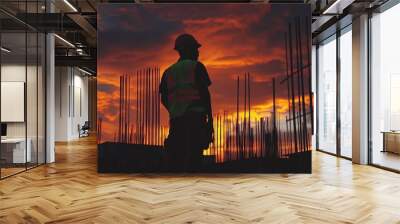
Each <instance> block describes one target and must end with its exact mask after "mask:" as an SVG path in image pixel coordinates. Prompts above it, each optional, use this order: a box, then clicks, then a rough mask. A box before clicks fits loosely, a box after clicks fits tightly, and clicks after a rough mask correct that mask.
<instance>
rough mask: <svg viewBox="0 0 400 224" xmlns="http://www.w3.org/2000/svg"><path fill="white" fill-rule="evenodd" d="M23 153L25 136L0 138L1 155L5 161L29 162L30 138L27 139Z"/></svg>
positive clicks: (30, 156) (30, 155)
mask: <svg viewBox="0 0 400 224" xmlns="http://www.w3.org/2000/svg"><path fill="white" fill-rule="evenodd" d="M27 142H28V144H27V146H28V147H26V154H25V138H6V139H1V156H2V159H5V160H6V163H25V162H31V158H32V154H31V145H32V141H31V139H29V138H28V139H27Z"/></svg>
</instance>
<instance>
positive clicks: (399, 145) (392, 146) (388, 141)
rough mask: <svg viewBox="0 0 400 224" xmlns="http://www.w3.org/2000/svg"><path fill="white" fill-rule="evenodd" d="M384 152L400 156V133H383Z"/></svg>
mask: <svg viewBox="0 0 400 224" xmlns="http://www.w3.org/2000/svg"><path fill="white" fill-rule="evenodd" d="M381 133H382V134H383V150H382V152H392V153H397V154H400V132H399V131H383V132H381Z"/></svg>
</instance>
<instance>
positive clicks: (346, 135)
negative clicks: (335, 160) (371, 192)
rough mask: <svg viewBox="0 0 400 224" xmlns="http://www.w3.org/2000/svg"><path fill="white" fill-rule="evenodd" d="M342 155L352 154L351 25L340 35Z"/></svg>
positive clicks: (349, 155)
mask: <svg viewBox="0 0 400 224" xmlns="http://www.w3.org/2000/svg"><path fill="white" fill-rule="evenodd" d="M339 40H340V50H339V52H340V155H341V156H344V157H348V158H351V156H352V148H351V147H352V144H351V141H352V138H351V136H352V125H351V124H352V74H353V71H352V32H351V26H348V27H347V28H345V29H344V30H343V31H342V34H341V36H340V39H339Z"/></svg>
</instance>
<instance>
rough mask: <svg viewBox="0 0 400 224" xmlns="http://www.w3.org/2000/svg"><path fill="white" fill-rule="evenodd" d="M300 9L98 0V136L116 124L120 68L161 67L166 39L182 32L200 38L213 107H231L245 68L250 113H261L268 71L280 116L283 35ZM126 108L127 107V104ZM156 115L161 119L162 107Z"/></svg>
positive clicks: (106, 135) (266, 106) (283, 108)
mask: <svg viewBox="0 0 400 224" xmlns="http://www.w3.org/2000/svg"><path fill="white" fill-rule="evenodd" d="M306 17H308V18H309V17H310V9H309V8H308V6H306V5H301V4H300V5H295V4H288V5H285V4H276V5H270V4H142V5H131V4H130V5H128V4H102V5H100V7H99V10H98V117H99V118H102V122H103V123H102V133H103V137H102V139H104V140H112V136H113V135H114V133H115V132H116V130H117V129H118V107H119V105H118V104H119V77H120V75H122V74H135V72H136V70H137V69H140V68H145V67H149V66H150V67H154V66H157V67H160V69H161V73H162V72H163V71H164V70H165V69H166V68H167V67H168V66H169V65H171V64H173V63H175V62H176V61H177V59H178V54H177V52H176V51H175V50H173V47H174V41H175V38H176V37H177V36H178V35H179V34H182V33H190V34H192V35H194V36H195V38H196V39H197V40H198V41H199V42H200V43H201V44H202V47H201V48H200V49H199V51H200V57H199V60H200V61H201V62H202V63H203V64H204V65H205V66H206V68H207V70H208V73H209V75H210V78H211V81H212V85H211V86H210V91H211V95H212V105H213V112H214V113H223V112H224V111H226V112H227V113H228V114H229V113H233V112H234V111H236V79H237V76H238V75H240V76H241V91H242V93H243V85H244V83H243V82H244V73H250V75H251V104H252V105H251V106H252V114H253V113H254V115H253V116H266V114H267V113H269V112H270V111H271V110H272V85H271V80H272V78H274V77H275V78H276V80H277V90H278V93H277V105H278V111H279V112H280V113H282V116H284V114H285V113H286V112H287V109H288V103H287V89H286V87H287V86H286V84H280V81H281V80H282V79H284V77H286V64H285V63H286V59H285V57H286V56H285V36H284V35H285V32H287V30H288V23H289V22H293V21H294V19H295V18H300V19H301V21H307V20H306V19H307V18H306ZM303 27H305V25H303ZM307 31H308V28H307V29H306V28H304V29H301V35H302V37H303V38H304V39H303V40H302V41H303V44H304V45H303V49H306V48H304V46H306V45H307V44H308V43H307V42H306V40H305V35H306V32H307ZM308 75H309V74H307V73H306V76H308ZM307 80H308V79H307ZM306 85H307V89H308V83H307V82H306ZM133 97H135V96H133ZM307 99H308V98H307ZM242 101H243V99H241V102H242ZM131 110H132V114H134V113H135V110H136V108H135V105H132V106H131ZM162 121H163V123H164V125H166V126H167V125H168V122H167V121H168V119H167V114H166V111H165V110H164V108H162Z"/></svg>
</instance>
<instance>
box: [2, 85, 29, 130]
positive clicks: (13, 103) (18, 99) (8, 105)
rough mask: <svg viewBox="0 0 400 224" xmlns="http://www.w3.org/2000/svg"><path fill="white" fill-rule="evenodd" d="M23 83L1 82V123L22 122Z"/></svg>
mask: <svg viewBox="0 0 400 224" xmlns="http://www.w3.org/2000/svg"><path fill="white" fill-rule="evenodd" d="M24 89H25V87H24V82H1V122H24V101H25V97H24V95H25V90H24Z"/></svg>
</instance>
